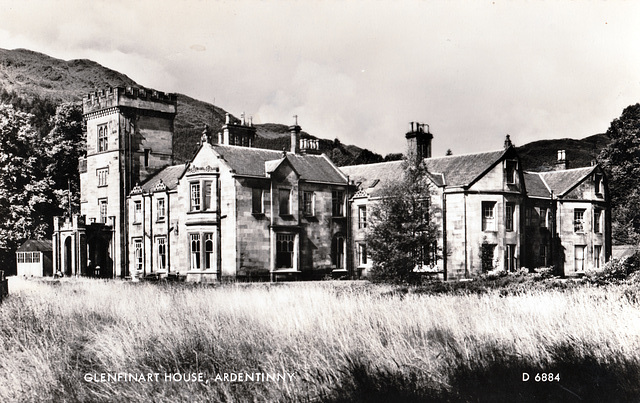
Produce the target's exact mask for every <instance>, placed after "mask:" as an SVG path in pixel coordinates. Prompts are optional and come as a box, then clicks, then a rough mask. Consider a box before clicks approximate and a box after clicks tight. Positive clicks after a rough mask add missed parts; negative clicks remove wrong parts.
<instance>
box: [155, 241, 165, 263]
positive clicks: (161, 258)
mask: <svg viewBox="0 0 640 403" xmlns="http://www.w3.org/2000/svg"><path fill="white" fill-rule="evenodd" d="M156 251H157V253H158V270H164V269H166V268H167V238H165V237H163V236H162V237H157V238H156Z"/></svg>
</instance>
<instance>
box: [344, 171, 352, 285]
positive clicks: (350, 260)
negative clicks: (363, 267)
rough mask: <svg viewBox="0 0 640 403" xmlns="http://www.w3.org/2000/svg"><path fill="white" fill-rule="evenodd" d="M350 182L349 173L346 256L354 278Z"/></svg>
mask: <svg viewBox="0 0 640 403" xmlns="http://www.w3.org/2000/svg"><path fill="white" fill-rule="evenodd" d="M349 182H350V180H349V175H347V188H346V192H345V195H346V198H347V200H346V202H347V203H346V204H347V206H346V209H347V211H346V215H347V228H345V236H346V237H347V239H346V244H347V250H346V251H345V257H346V259H347V270H348V272H349V278H351V279H353V262H352V259H351V256H349V255H351V250H352V245H351V236H350V234H351V225H350V223H351V203H352V202H351V197H350V196H349Z"/></svg>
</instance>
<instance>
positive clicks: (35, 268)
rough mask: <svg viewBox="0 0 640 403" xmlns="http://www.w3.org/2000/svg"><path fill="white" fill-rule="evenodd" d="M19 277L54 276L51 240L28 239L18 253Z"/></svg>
mask: <svg viewBox="0 0 640 403" xmlns="http://www.w3.org/2000/svg"><path fill="white" fill-rule="evenodd" d="M16 264H17V274H18V276H25V277H43V276H53V253H52V247H51V241H50V240H39V239H28V240H26V241H25V243H23V244H22V245H20V247H19V248H18V250H17V251H16Z"/></svg>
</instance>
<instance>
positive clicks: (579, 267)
mask: <svg viewBox="0 0 640 403" xmlns="http://www.w3.org/2000/svg"><path fill="white" fill-rule="evenodd" d="M584 249H585V245H576V247H575V254H574V257H575V268H576V271H577V272H582V271H584Z"/></svg>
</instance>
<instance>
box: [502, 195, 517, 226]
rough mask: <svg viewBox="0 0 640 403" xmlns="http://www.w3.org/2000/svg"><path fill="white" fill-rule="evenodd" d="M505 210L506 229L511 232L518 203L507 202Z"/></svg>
mask: <svg viewBox="0 0 640 403" xmlns="http://www.w3.org/2000/svg"><path fill="white" fill-rule="evenodd" d="M504 211H505V220H504V227H505V231H509V232H511V231H513V230H514V223H515V214H516V204H515V203H513V202H507V203H506V204H505V208H504Z"/></svg>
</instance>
